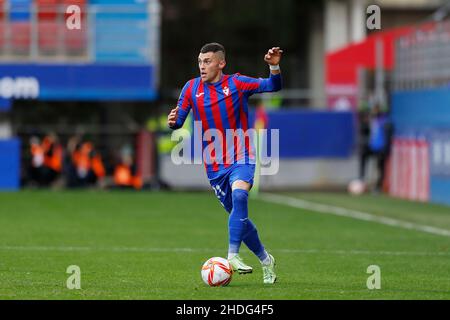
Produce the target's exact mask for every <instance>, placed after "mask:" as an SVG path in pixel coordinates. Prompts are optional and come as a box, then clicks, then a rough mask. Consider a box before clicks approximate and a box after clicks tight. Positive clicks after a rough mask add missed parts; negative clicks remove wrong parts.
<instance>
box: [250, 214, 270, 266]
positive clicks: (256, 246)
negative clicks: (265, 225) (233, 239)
mask: <svg viewBox="0 0 450 320" xmlns="http://www.w3.org/2000/svg"><path fill="white" fill-rule="evenodd" d="M243 241H244V243H245V244H246V246H247V247H248V248H249V249H250V250H251V251H252V252H253V253H254V254H255V255H256V256H257V257H258V258H259V260H260V261H261V262H263V260H264V259H266V258H268V257H269V255H268V254H267V252H266V250H265V249H264V246H263V244H262V243H261V240H259V236H258V231H257V230H256V227H255V225H254V224H253V222H252V221H251V220H250V219H249V220H247V231H246V233H245V235H244V239H243ZM269 262H270V261H269Z"/></svg>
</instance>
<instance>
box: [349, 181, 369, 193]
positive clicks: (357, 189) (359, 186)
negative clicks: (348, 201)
mask: <svg viewBox="0 0 450 320" xmlns="http://www.w3.org/2000/svg"><path fill="white" fill-rule="evenodd" d="M365 190H366V184H365V183H364V181H361V180H359V179H356V180H352V181H350V183H349V184H348V192H349V193H350V194H352V195H355V196H358V195H360V194H362V193H363V192H364V191H365Z"/></svg>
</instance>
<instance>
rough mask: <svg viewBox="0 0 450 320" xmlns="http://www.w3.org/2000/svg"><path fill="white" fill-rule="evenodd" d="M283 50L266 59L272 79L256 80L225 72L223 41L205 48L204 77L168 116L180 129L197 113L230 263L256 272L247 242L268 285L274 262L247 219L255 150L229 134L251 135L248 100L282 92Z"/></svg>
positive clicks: (183, 94)
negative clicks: (224, 214)
mask: <svg viewBox="0 0 450 320" xmlns="http://www.w3.org/2000/svg"><path fill="white" fill-rule="evenodd" d="M282 52H283V51H282V50H280V48H279V47H273V48H271V49H269V50H268V52H267V53H266V55H265V56H264V61H265V62H266V63H267V64H269V69H270V77H269V78H266V79H262V78H259V79H255V78H250V77H246V76H243V75H240V74H239V73H236V74H232V75H226V74H224V73H223V69H224V68H225V65H226V61H225V48H224V47H223V46H222V45H221V44H218V43H208V44H206V45H204V46H203V47H202V48H201V50H200V54H199V56H198V67H199V71H200V77H197V78H195V79H191V80H189V81H188V82H187V83H186V84H185V86H184V87H183V89H182V91H181V94H180V98H179V100H178V104H177V107H176V108H174V109H172V110H171V111H170V114H169V115H168V117H167V118H168V121H167V124H168V126H169V127H170V128H171V129H178V128H181V127H182V126H183V123H184V121H185V119H186V117H187V115H188V113H189V112H190V110H191V109H192V110H193V115H194V120H195V121H199V122H200V123H201V129H202V133H203V134H202V142H203V143H202V147H203V150H204V153H205V149H206V150H207V151H208V150H209V151H210V152H206V153H207V156H205V155H204V156H203V160H204V162H205V168H206V174H207V177H208V179H209V182H210V184H211V186H212V188H213V189H214V191H215V193H216V196H217V197H218V198H219V200H220V202H221V203H222V205H223V206H224V208H225V210H227V211H228V213H229V220H228V235H229V246H228V261H229V262H230V264H231V265H232V267H233V270H235V271H237V272H238V273H240V274H243V273H251V272H252V271H253V269H252V267H250V266H248V265H246V264H245V263H244V261H243V260H242V258H241V257H240V256H239V248H240V246H241V242H244V243H245V244H246V245H247V247H248V248H249V249H250V250H251V251H252V252H253V253H254V254H255V255H256V256H257V257H258V258H259V260H260V261H261V265H262V269H263V281H264V283H268V284H273V283H274V282H275V280H276V274H275V259H274V257H273V256H272V255H271V254H269V253H268V252H267V251H266V250H265V248H264V246H263V244H262V243H261V240H260V239H259V236H258V232H257V230H256V227H255V225H254V224H253V222H252V221H251V220H250V219H249V218H248V192H249V191H250V189H251V187H252V184H253V177H254V172H255V154H254V149H252V143H251V142H250V141H249V140H248V139H246V137H245V136H244V138H243V139H242V135H239V134H236V135H233V136H232V139H231V140H232V141H230V139H228V137H229V136H228V133H229V132H230V131H231V132H241V133H242V132H244V134H245V133H246V132H247V131H248V129H249V126H248V98H249V97H250V96H251V95H252V94H254V93H262V92H273V91H278V90H280V89H281V71H280V66H279V63H280V59H281V55H282ZM232 130H233V131H232ZM208 131H212V132H214V133H215V134H214V137H215V139H212V136H211V137H209V140H210V141H211V142H210V143H209V144H212V145H214V148H211V147H210V146H209V144H208V137H206V136H207V132H208ZM217 133H219V134H221V138H218V137H217ZM211 135H212V134H211ZM226 137H227V138H226ZM205 140H206V141H205ZM236 141H237V142H236ZM230 142H231V143H230ZM235 142H236V143H235ZM217 144H219V146H217ZM211 149H212V150H211Z"/></svg>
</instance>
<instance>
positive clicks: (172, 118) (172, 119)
mask: <svg viewBox="0 0 450 320" xmlns="http://www.w3.org/2000/svg"><path fill="white" fill-rule="evenodd" d="M177 118H178V107H176V108H174V109H172V110H170V113H169V115H168V116H167V125H168V126H169V127H173V126H174V125H175V123H176V122H177Z"/></svg>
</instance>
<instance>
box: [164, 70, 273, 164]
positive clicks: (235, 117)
mask: <svg viewBox="0 0 450 320" xmlns="http://www.w3.org/2000/svg"><path fill="white" fill-rule="evenodd" d="M281 82H282V81H281V74H277V75H273V74H270V77H269V78H259V79H256V78H251V77H247V76H243V75H240V74H239V73H236V74H233V75H222V77H221V79H220V80H219V81H218V82H215V83H206V82H202V81H201V78H200V77H198V78H195V79H191V80H189V81H188V82H187V83H186V84H185V86H184V87H183V89H182V91H181V94H180V97H179V99H178V107H179V110H178V118H177V121H176V124H175V125H174V126H172V127H171V128H172V129H178V128H181V127H182V126H183V123H184V121H185V120H186V117H187V115H188V114H189V112H190V110H191V109H192V111H193V116H194V120H195V121H199V122H201V130H202V132H201V135H200V137H202V147H203V154H204V155H205V154H206V155H207V156H208V157H209V156H210V158H208V159H205V156H204V157H203V162H204V164H205V168H206V170H207V172H217V171H221V170H223V169H226V168H227V167H229V166H230V165H232V164H233V163H254V159H255V149H254V147H252V145H251V141H250V139H248V138H245V136H244V137H242V135H241V136H239V135H237V137H232V139H227V138H226V137H227V133H228V134H229V132H230V130H228V129H232V130H235V132H239V129H242V131H240V132H243V133H244V134H245V133H246V132H247V130H248V129H249V121H248V98H249V97H250V96H251V95H252V94H255V93H262V92H273V91H278V90H280V89H281ZM211 129H212V130H211ZM214 129H215V130H214ZM227 130H228V131H227ZM236 130H237V131H236ZM208 131H209V132H215V133H221V134H222V135H221V136H222V137H223V139H218V140H217V141H216V139H217V138H216V136H215V135H214V134H213V135H212V136H214V138H208V137H205V136H204V134H205V133H207V132H208ZM205 138H206V139H205ZM205 140H206V141H205ZM211 141H214V143H212V142H211ZM206 148H208V149H206ZM205 149H206V152H205ZM206 160H207V161H206ZM252 161H253V162H252Z"/></svg>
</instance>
